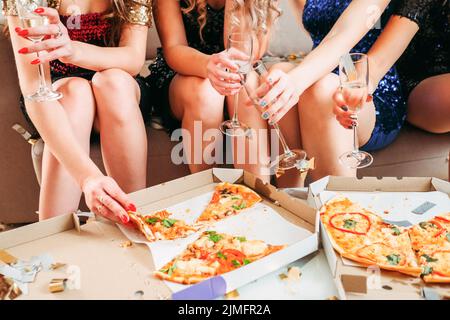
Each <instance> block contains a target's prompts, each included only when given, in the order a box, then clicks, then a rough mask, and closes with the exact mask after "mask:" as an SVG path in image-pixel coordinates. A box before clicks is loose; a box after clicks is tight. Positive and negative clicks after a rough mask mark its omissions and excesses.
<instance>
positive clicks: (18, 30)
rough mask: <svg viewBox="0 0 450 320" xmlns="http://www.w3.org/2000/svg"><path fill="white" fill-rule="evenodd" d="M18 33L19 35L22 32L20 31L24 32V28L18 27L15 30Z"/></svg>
mask: <svg viewBox="0 0 450 320" xmlns="http://www.w3.org/2000/svg"><path fill="white" fill-rule="evenodd" d="M14 30H15V31H16V32H17V33H19V32H20V30H22V28H20V27H16V28H15V29H14Z"/></svg>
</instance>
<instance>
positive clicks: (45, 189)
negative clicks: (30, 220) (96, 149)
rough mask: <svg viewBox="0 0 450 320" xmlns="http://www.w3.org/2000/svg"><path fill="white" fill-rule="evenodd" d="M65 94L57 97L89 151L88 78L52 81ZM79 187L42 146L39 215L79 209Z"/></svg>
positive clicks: (90, 99) (90, 109)
mask: <svg viewBox="0 0 450 320" xmlns="http://www.w3.org/2000/svg"><path fill="white" fill-rule="evenodd" d="M55 89H57V90H58V91H60V92H61V93H62V94H63V95H64V97H63V98H62V99H61V100H60V102H61V104H62V105H63V107H64V109H65V111H66V113H67V117H68V118H69V120H70V123H71V125H72V129H73V131H74V133H75V135H76V137H77V138H78V141H79V143H80V144H81V145H82V146H83V148H84V149H85V150H86V153H89V147H90V135H91V130H92V126H93V122H94V117H95V100H94V96H93V94H92V89H91V86H90V84H89V82H88V81H87V80H84V79H81V78H66V79H62V80H59V81H57V82H56V83H55ZM80 198H81V189H80V187H79V186H78V184H77V183H76V181H75V180H74V179H73V178H72V176H71V175H70V174H69V172H67V170H66V169H65V168H64V167H63V166H62V165H61V163H59V161H58V160H57V159H56V158H55V157H54V156H53V155H52V154H51V151H50V150H49V149H48V148H47V147H45V149H44V155H43V161H42V184H41V192H40V197H39V218H40V219H41V220H43V219H48V218H51V217H54V216H57V215H60V214H67V213H70V212H74V211H76V210H77V209H78V206H79V204H80Z"/></svg>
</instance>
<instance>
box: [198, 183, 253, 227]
mask: <svg viewBox="0 0 450 320" xmlns="http://www.w3.org/2000/svg"><path fill="white" fill-rule="evenodd" d="M261 200H262V199H261V197H260V196H259V195H258V194H257V193H256V192H255V191H253V190H252V189H250V188H248V187H246V186H243V185H240V184H231V183H228V182H224V183H220V184H218V185H217V186H216V189H215V191H214V194H213V196H212V199H211V201H210V202H209V204H208V206H207V207H206V209H205V210H204V211H203V213H202V214H201V215H200V217H199V218H198V219H197V222H210V221H217V220H222V219H224V218H226V217H228V216H232V215H236V214H238V213H239V212H241V211H242V210H245V209H247V208H250V207H252V206H254V205H255V204H256V203H258V202H260V201H261Z"/></svg>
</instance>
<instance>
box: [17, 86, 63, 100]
mask: <svg viewBox="0 0 450 320" xmlns="http://www.w3.org/2000/svg"><path fill="white" fill-rule="evenodd" d="M62 97H63V94H62V93H61V92H58V91H53V90H51V89H49V88H45V89H40V90H38V91H37V92H36V93H33V94H31V95H27V96H26V97H25V98H26V99H27V100H30V101H34V102H45V101H56V100H59V99H61V98H62Z"/></svg>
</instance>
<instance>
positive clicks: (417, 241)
mask: <svg viewBox="0 0 450 320" xmlns="http://www.w3.org/2000/svg"><path fill="white" fill-rule="evenodd" d="M409 235H410V238H411V242H412V247H413V249H414V251H415V252H416V255H417V259H418V261H419V264H420V266H421V268H422V277H423V280H424V281H425V282H436V283H450V213H447V214H445V215H439V216H436V217H434V218H432V219H430V220H429V221H425V222H421V223H419V224H418V225H415V226H413V227H412V228H411V229H410V230H409Z"/></svg>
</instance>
